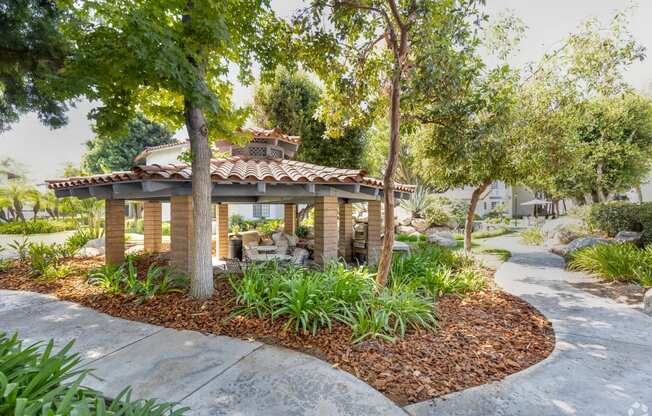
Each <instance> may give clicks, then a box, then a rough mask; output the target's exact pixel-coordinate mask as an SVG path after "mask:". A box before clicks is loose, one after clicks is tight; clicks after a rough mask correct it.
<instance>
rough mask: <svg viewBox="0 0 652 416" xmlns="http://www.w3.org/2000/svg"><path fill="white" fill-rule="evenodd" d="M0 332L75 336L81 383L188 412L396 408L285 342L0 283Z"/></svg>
mask: <svg viewBox="0 0 652 416" xmlns="http://www.w3.org/2000/svg"><path fill="white" fill-rule="evenodd" d="M0 331H5V332H9V333H13V332H16V331H17V332H18V333H19V335H20V337H21V338H23V339H25V341H26V342H27V343H30V342H35V341H40V340H47V339H50V338H52V339H54V340H55V341H56V343H57V344H58V345H59V346H63V345H65V343H67V342H68V341H70V340H71V339H76V343H75V351H77V352H79V353H80V354H81V358H82V359H83V365H84V366H87V367H90V368H94V369H95V373H94V374H95V375H96V377H90V378H87V379H86V381H85V384H86V385H88V386H89V387H94V388H96V389H99V390H102V391H103V392H104V393H105V394H107V395H108V396H109V397H114V396H115V395H116V394H117V393H118V392H120V391H121V390H122V389H123V388H124V387H125V386H127V385H131V386H132V387H133V388H134V396H136V397H147V398H159V399H162V400H166V401H176V402H180V403H181V404H182V405H187V406H190V407H191V408H192V410H191V411H190V412H189V415H202V416H203V415H206V416H208V415H211V416H212V415H269V416H274V415H283V416H285V415H403V416H405V412H404V411H403V410H402V409H401V408H399V407H397V406H396V405H395V404H394V403H393V402H391V401H390V400H389V399H387V398H385V396H383V395H382V394H380V393H379V392H377V391H376V390H374V389H372V388H371V387H370V386H368V385H367V384H365V383H364V382H362V381H360V380H358V379H357V378H355V377H354V376H352V375H350V374H349V373H347V372H344V371H341V370H337V369H334V368H332V367H331V366H330V365H329V364H328V363H325V362H323V361H321V360H319V359H317V358H314V357H311V356H308V355H305V354H301V353H299V352H296V351H291V350H287V349H284V348H279V347H274V346H270V345H265V344H261V343H259V342H246V341H242V340H237V339H233V338H229V337H222V336H214V335H204V334H202V333H199V332H195V331H176V330H173V329H168V328H162V327H158V326H154V325H148V324H144V323H140V322H132V321H127V320H124V319H119V318H114V317H111V316H109V315H105V314H102V313H99V312H96V311H94V310H92V309H88V308H85V307H83V306H80V305H78V304H75V303H71V302H63V301H59V300H56V299H55V298H53V297H50V296H46V295H41V294H37V293H31V292H18V291H8V290H0Z"/></svg>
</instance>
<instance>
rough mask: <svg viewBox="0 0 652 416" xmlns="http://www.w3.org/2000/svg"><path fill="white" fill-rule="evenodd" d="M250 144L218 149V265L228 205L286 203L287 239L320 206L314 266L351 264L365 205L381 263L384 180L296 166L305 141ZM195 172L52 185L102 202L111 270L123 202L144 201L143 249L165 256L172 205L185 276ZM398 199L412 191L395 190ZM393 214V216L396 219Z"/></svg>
mask: <svg viewBox="0 0 652 416" xmlns="http://www.w3.org/2000/svg"><path fill="white" fill-rule="evenodd" d="M246 133H250V134H251V141H250V142H249V143H248V144H247V145H245V146H234V145H231V144H230V143H228V142H227V141H220V142H218V143H216V150H218V151H220V152H221V153H223V154H227V155H229V156H226V157H224V158H220V159H213V160H212V161H211V178H212V182H213V189H212V194H211V195H212V202H213V204H215V205H216V207H215V209H216V211H215V213H216V223H217V239H216V240H217V243H216V245H217V247H216V252H217V256H218V258H226V257H227V256H228V215H229V214H228V212H229V205H230V204H252V203H265V204H284V224H285V225H284V232H285V233H287V234H295V231H296V227H297V215H296V213H297V204H302V203H313V204H314V206H315V216H314V218H315V225H314V237H315V244H314V253H313V258H314V260H315V261H316V262H317V263H320V264H324V263H326V262H328V261H329V260H331V259H333V258H338V257H342V258H344V259H346V260H350V259H351V256H352V250H353V245H352V242H353V211H352V204H353V203H355V202H362V203H366V204H367V212H368V219H367V237H366V238H367V241H366V244H365V249H364V250H365V255H366V257H367V260H368V262H369V263H374V262H376V261H377V258H378V254H379V252H380V247H381V230H382V223H381V222H382V216H381V200H382V197H383V190H382V181H381V180H379V179H374V178H371V177H369V176H368V175H367V172H365V171H364V170H359V169H339V168H334V167H326V166H319V165H314V164H310V163H304V162H299V161H295V160H292V159H291V157H293V156H294V154H295V153H296V151H297V150H298V148H299V146H300V144H301V140H300V138H299V137H297V136H289V135H287V134H285V133H283V132H282V131H281V130H279V129H272V130H263V129H249V130H246ZM191 181H192V169H191V166H190V165H189V164H186V163H174V164H167V165H159V164H151V165H142V166H134V167H133V168H132V169H131V170H129V171H124V172H112V173H108V174H102V175H94V176H85V177H70V178H63V179H53V180H48V181H47V182H48V186H49V188H50V189H53V190H54V191H55V193H56V195H57V197H68V196H74V197H77V198H92V197H94V198H98V199H104V200H105V201H106V204H105V210H106V211H105V255H106V262H107V263H113V264H117V263H121V262H122V261H124V253H125V201H127V200H129V201H131V200H138V201H144V204H143V205H144V215H143V216H144V248H145V250H146V251H150V252H160V251H161V246H162V220H161V203H162V202H170V208H171V211H170V261H171V264H172V265H173V266H174V267H175V268H177V269H178V270H180V271H187V270H188V266H189V264H190V263H189V256H190V252H191V247H192V221H193V209H192V196H191V192H192V183H191ZM395 189H396V190H395V195H394V196H395V198H404V197H407V196H408V195H409V194H410V193H412V192H414V187H413V186H411V185H404V184H396V187H395ZM392 214H393V213H392Z"/></svg>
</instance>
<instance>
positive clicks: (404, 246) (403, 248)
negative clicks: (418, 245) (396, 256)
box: [392, 241, 410, 254]
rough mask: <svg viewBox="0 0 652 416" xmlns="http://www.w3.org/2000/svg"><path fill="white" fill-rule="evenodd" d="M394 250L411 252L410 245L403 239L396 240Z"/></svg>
mask: <svg viewBox="0 0 652 416" xmlns="http://www.w3.org/2000/svg"><path fill="white" fill-rule="evenodd" d="M392 251H394V252H397V253H406V254H409V253H410V245H409V244H407V243H404V242H402V241H394V247H393V248H392Z"/></svg>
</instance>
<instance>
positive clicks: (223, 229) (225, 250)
mask: <svg viewBox="0 0 652 416" xmlns="http://www.w3.org/2000/svg"><path fill="white" fill-rule="evenodd" d="M215 220H216V222H217V227H216V228H217V242H216V243H215V244H217V247H216V248H215V253H216V254H217V258H218V259H225V258H227V257H229V204H217V206H216V207H215Z"/></svg>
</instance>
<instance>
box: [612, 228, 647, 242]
mask: <svg viewBox="0 0 652 416" xmlns="http://www.w3.org/2000/svg"><path fill="white" fill-rule="evenodd" d="M642 236H643V233H639V232H636V231H620V232H618V234H616V237H614V240H616V241H618V242H619V243H632V244H640V242H641V237H642Z"/></svg>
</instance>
